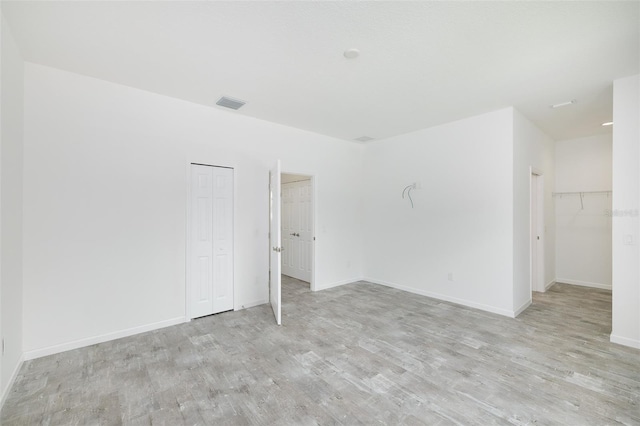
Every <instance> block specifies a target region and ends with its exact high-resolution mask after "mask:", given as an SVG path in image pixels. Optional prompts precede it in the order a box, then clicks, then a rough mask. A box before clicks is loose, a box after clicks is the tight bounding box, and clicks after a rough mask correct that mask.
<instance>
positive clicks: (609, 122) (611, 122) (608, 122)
mask: <svg viewBox="0 0 640 426" xmlns="http://www.w3.org/2000/svg"><path fill="white" fill-rule="evenodd" d="M602 125H603V126H613V121H607V122H606V123H602Z"/></svg>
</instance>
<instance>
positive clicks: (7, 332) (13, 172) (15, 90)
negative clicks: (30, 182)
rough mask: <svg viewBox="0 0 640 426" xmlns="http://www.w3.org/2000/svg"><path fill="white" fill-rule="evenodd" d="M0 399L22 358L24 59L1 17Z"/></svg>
mask: <svg viewBox="0 0 640 426" xmlns="http://www.w3.org/2000/svg"><path fill="white" fill-rule="evenodd" d="M0 26H1V28H0V33H1V35H0V37H1V39H0V43H1V52H2V53H1V70H0V93H1V102H0V110H1V112H2V114H1V116H0V117H1V118H0V127H1V131H0V280H1V283H0V330H1V335H2V339H3V340H4V354H3V355H2V363H1V366H0V367H1V368H0V402H2V401H3V400H4V397H5V396H6V394H7V392H8V387H9V386H10V384H11V383H12V381H13V379H14V378H15V376H16V374H17V372H18V369H19V367H20V363H21V361H22V313H23V312H22V155H23V152H22V146H23V110H22V107H23V61H22V58H21V57H20V53H19V51H18V48H17V47H16V45H15V43H14V41H13V37H12V36H11V31H10V29H9V27H8V26H7V24H6V22H5V20H4V17H1V24H0Z"/></svg>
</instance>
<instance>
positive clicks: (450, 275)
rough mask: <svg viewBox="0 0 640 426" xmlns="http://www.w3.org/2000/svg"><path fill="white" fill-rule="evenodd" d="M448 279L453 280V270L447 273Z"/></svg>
mask: <svg viewBox="0 0 640 426" xmlns="http://www.w3.org/2000/svg"><path fill="white" fill-rule="evenodd" d="M447 279H448V280H449V281H453V272H449V274H448V275H447Z"/></svg>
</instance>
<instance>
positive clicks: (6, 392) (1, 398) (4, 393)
mask: <svg viewBox="0 0 640 426" xmlns="http://www.w3.org/2000/svg"><path fill="white" fill-rule="evenodd" d="M23 363H24V354H22V355H20V358H18V362H17V363H16V367H15V368H14V369H13V372H12V373H11V377H10V378H9V381H8V382H7V386H5V388H4V389H2V394H1V395H0V410H2V407H4V402H5V401H6V400H7V397H8V396H9V391H10V390H11V388H12V387H13V384H14V383H15V381H16V378H17V377H18V372H19V371H20V369H21V368H22V364H23Z"/></svg>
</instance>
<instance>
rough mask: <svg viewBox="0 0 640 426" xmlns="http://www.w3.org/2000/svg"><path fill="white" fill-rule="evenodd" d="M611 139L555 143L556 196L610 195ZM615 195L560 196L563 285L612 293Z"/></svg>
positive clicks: (559, 264)
mask: <svg viewBox="0 0 640 426" xmlns="http://www.w3.org/2000/svg"><path fill="white" fill-rule="evenodd" d="M611 156H612V136H611V135H596V136H591V137H586V138H579V139H572V140H565V141H558V142H557V143H556V191H557V192H579V191H610V190H611V185H612V183H611V179H612V173H613V171H612V168H611V167H612V159H611ZM611 199H612V198H611V195H607V194H585V195H584V196H583V199H582V202H581V201H580V196H579V195H562V196H560V195H558V196H556V198H555V204H556V229H557V232H556V261H557V263H556V265H557V266H556V267H557V280H558V281H559V282H563V283H568V284H575V285H586V286H590V287H598V288H606V289H610V288H611Z"/></svg>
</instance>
